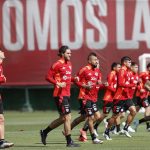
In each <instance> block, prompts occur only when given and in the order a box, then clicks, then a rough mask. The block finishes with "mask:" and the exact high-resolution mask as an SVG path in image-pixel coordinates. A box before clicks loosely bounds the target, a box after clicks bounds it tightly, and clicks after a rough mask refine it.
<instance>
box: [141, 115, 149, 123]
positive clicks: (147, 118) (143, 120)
mask: <svg viewBox="0 0 150 150" xmlns="http://www.w3.org/2000/svg"><path fill="white" fill-rule="evenodd" d="M146 121H150V116H146V117H144V118H142V119H140V120H139V124H141V123H143V122H146Z"/></svg>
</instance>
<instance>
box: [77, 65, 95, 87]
mask: <svg viewBox="0 0 150 150" xmlns="http://www.w3.org/2000/svg"><path fill="white" fill-rule="evenodd" d="M85 73H86V67H84V68H82V69H81V70H80V71H79V72H78V74H77V76H76V77H77V78H78V81H77V82H75V83H76V85H77V86H78V87H79V88H81V87H82V88H85V89H91V87H92V85H91V84H85V82H83V81H84V78H85Z"/></svg>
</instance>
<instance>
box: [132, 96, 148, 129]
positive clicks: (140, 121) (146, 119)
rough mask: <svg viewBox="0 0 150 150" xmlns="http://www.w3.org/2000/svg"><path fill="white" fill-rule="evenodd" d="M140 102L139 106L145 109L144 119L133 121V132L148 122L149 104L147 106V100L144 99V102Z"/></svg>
mask: <svg viewBox="0 0 150 150" xmlns="http://www.w3.org/2000/svg"><path fill="white" fill-rule="evenodd" d="M140 102H141V105H140V106H141V107H144V108H145V117H143V118H142V119H140V120H135V121H134V126H135V130H137V127H138V125H139V124H141V123H144V122H149V121H150V104H149V102H148V100H147V99H144V100H141V101H140ZM148 129H149V128H148ZM148 131H149V130H148Z"/></svg>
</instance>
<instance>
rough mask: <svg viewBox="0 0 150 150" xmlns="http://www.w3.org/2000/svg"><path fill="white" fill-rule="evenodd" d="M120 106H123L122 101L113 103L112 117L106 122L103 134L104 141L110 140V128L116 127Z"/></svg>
mask: <svg viewBox="0 0 150 150" xmlns="http://www.w3.org/2000/svg"><path fill="white" fill-rule="evenodd" d="M122 105H123V102H122V101H118V100H114V101H113V115H112V117H111V118H110V119H109V120H108V125H107V128H106V129H105V132H104V134H103V136H104V137H105V139H106V140H112V139H111V137H110V134H109V133H110V130H111V127H112V126H113V125H116V119H117V118H118V117H119V114H120V112H121V110H122Z"/></svg>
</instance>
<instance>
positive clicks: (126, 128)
mask: <svg viewBox="0 0 150 150" xmlns="http://www.w3.org/2000/svg"><path fill="white" fill-rule="evenodd" d="M128 127H129V125H128V124H127V123H126V124H125V126H124V128H123V129H124V130H126V131H128Z"/></svg>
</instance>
